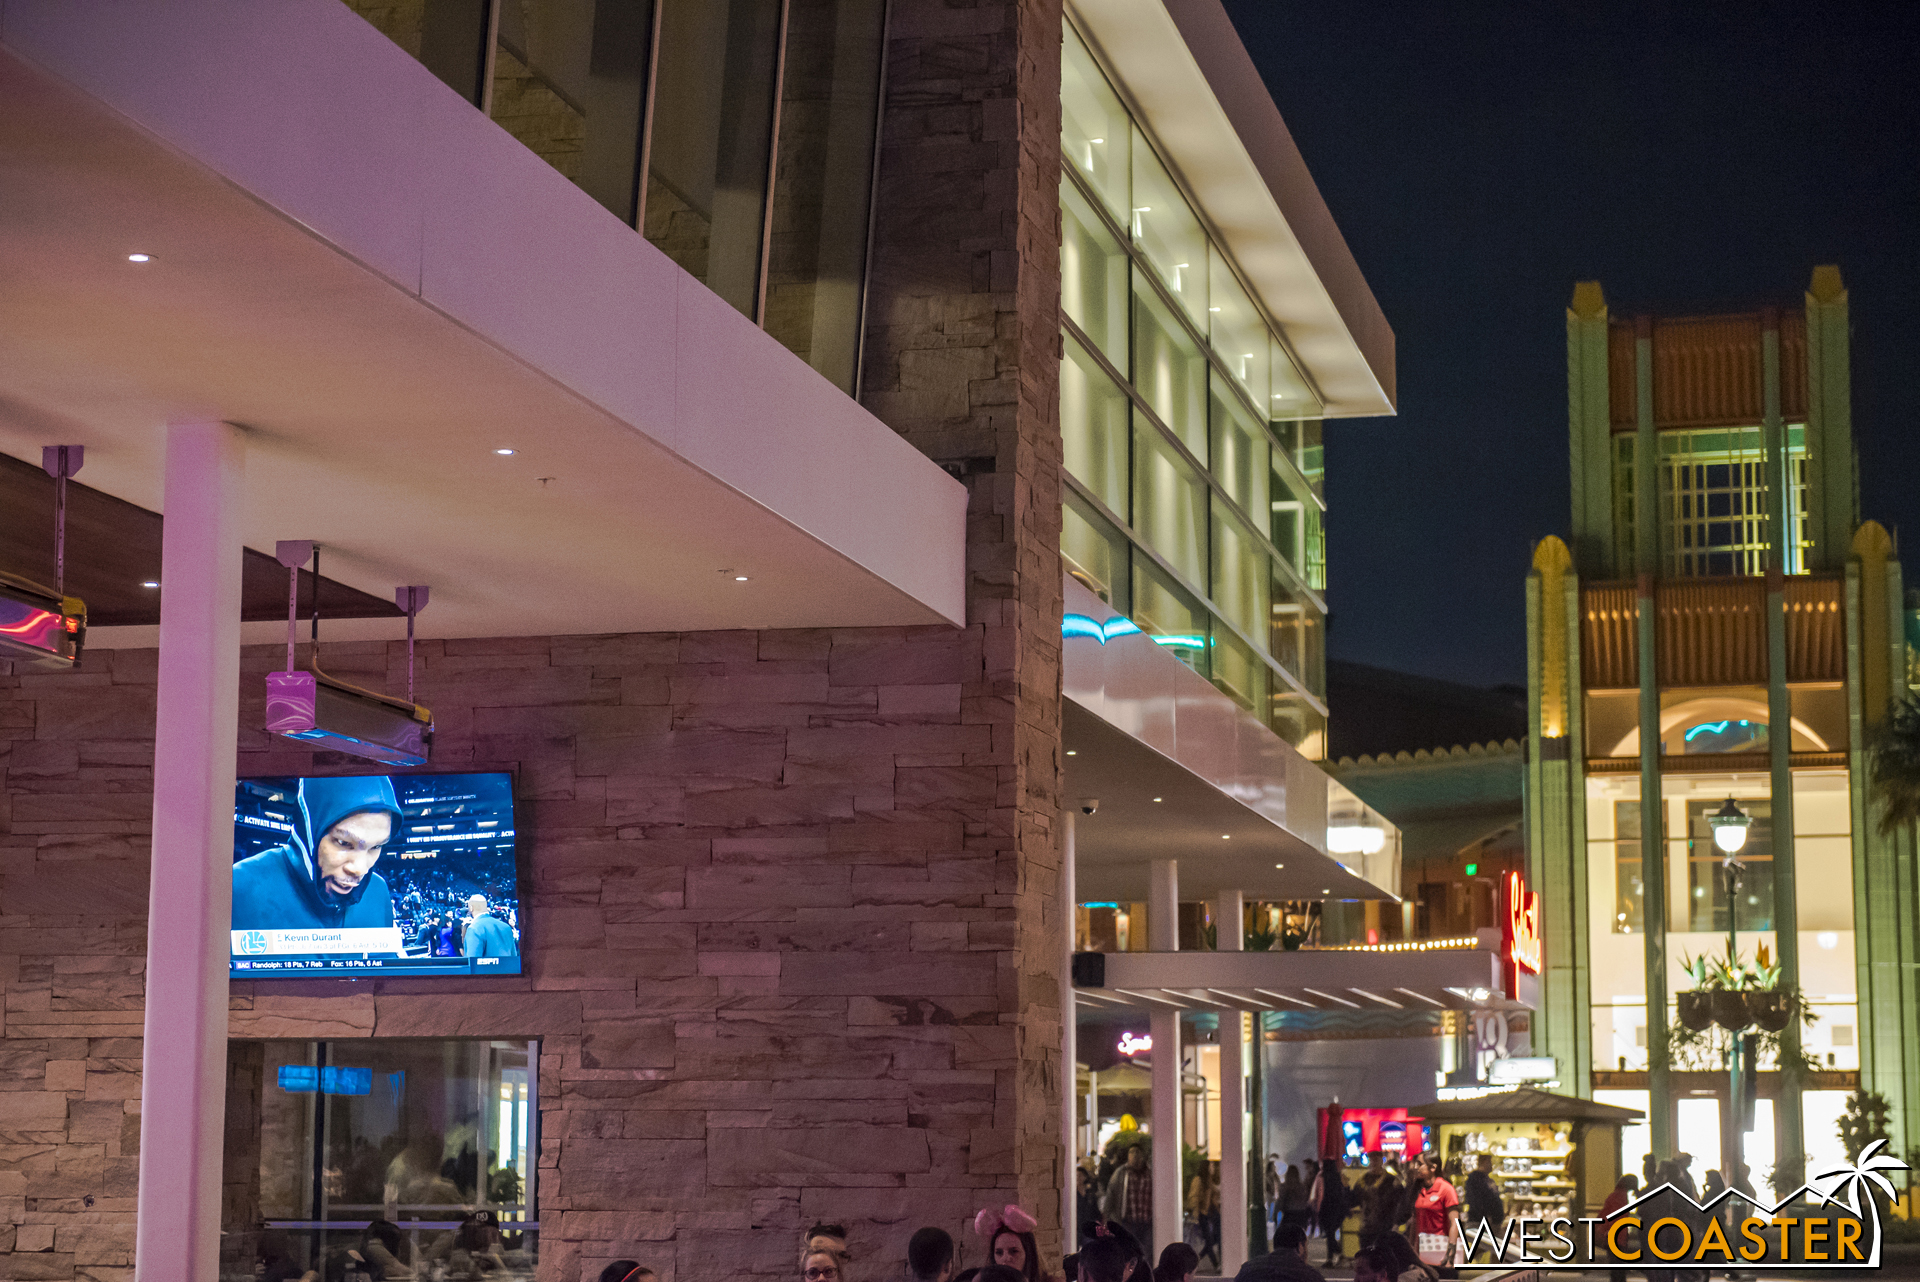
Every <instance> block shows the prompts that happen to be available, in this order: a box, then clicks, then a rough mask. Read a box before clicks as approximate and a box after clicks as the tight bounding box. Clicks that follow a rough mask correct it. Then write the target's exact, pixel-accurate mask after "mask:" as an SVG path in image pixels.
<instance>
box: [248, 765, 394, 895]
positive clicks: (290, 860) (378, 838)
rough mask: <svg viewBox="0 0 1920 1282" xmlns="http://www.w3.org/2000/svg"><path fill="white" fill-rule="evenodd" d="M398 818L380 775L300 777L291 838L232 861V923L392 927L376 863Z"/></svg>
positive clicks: (390, 792)
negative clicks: (297, 809)
mask: <svg viewBox="0 0 1920 1282" xmlns="http://www.w3.org/2000/svg"><path fill="white" fill-rule="evenodd" d="M400 817H401V816H400V805H399V803H398V801H396V800H395V798H394V795H393V784H392V783H391V782H390V781H388V780H387V778H386V777H385V776H383V775H359V776H347V777H340V778H331V779H302V780H301V781H300V822H299V824H297V825H296V828H295V832H294V834H293V838H292V840H290V841H288V842H287V844H286V845H284V846H275V847H274V848H273V849H271V850H263V851H261V852H260V853H259V854H257V855H255V856H253V857H252V858H251V859H243V860H241V861H240V862H239V863H237V864H235V865H234V866H233V929H235V930H338V929H341V928H343V927H366V926H391V925H393V897H392V896H391V895H390V894H389V893H388V891H387V883H386V881H385V879H383V878H382V877H381V876H380V874H379V873H377V872H375V871H373V866H374V864H375V863H377V862H378V861H379V859H380V855H381V852H382V851H383V850H384V849H385V848H386V845H387V843H388V842H389V841H390V840H392V839H393V838H394V837H395V836H396V835H397V834H398V833H399V831H400Z"/></svg>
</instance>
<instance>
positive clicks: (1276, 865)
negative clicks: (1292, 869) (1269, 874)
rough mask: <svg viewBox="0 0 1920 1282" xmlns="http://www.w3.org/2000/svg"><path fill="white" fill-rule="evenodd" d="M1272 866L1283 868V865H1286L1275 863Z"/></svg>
mask: <svg viewBox="0 0 1920 1282" xmlns="http://www.w3.org/2000/svg"><path fill="white" fill-rule="evenodd" d="M1274 867H1275V868H1285V867H1286V865H1285V864H1275V865H1274Z"/></svg>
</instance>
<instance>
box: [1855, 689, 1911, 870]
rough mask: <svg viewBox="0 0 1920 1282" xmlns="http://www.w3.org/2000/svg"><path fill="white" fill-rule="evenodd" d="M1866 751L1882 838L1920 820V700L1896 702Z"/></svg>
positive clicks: (1909, 697) (1869, 738)
mask: <svg viewBox="0 0 1920 1282" xmlns="http://www.w3.org/2000/svg"><path fill="white" fill-rule="evenodd" d="M1867 752H1868V756H1869V760H1870V762H1871V766H1870V777H1871V779H1872V781H1873V790H1874V794H1875V796H1876V797H1877V798H1878V800H1879V802H1880V832H1881V835H1883V836H1885V835H1887V834H1890V833H1894V832H1898V831H1899V830H1900V829H1901V828H1903V827H1905V826H1906V825H1908V824H1910V823H1913V822H1915V821H1916V820H1920V699H1917V698H1915V697H1914V696H1913V695H1907V696H1905V697H1903V698H1901V699H1898V700H1895V701H1894V703H1893V706H1892V707H1891V708H1889V709H1888V711H1887V719H1886V720H1885V721H1884V722H1882V723H1881V724H1880V725H1879V726H1878V727H1877V728H1876V729H1874V730H1873V731H1872V732H1871V733H1869V735H1868V736H1867Z"/></svg>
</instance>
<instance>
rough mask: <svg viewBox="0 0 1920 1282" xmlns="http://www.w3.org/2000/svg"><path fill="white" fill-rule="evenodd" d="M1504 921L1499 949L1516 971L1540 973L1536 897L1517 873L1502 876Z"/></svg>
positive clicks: (1538, 902) (1538, 914)
mask: <svg viewBox="0 0 1920 1282" xmlns="http://www.w3.org/2000/svg"><path fill="white" fill-rule="evenodd" d="M1506 883H1507V887H1506V888H1507V921H1506V928H1505V929H1504V930H1503V931H1502V932H1501V934H1502V935H1503V936H1504V938H1503V939H1502V940H1501V943H1502V944H1503V945H1505V946H1504V947H1503V948H1502V950H1501V951H1502V952H1504V953H1505V954H1506V959H1507V960H1508V961H1509V962H1511V963H1512V964H1513V965H1514V967H1515V968H1516V969H1517V970H1524V971H1527V972H1528V973H1530V974H1534V975H1538V974H1539V973H1540V896H1538V895H1536V894H1534V893H1533V892H1532V891H1530V890H1528V889H1527V883H1526V881H1525V880H1524V879H1523V878H1522V877H1521V876H1520V874H1519V873H1517V872H1510V873H1508V874H1507V876H1506Z"/></svg>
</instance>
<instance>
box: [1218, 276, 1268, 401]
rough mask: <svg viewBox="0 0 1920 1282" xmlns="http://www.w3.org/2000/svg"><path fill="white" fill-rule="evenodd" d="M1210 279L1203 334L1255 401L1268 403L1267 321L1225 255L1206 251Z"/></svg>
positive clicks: (1230, 372) (1222, 361)
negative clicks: (1208, 255)
mask: <svg viewBox="0 0 1920 1282" xmlns="http://www.w3.org/2000/svg"><path fill="white" fill-rule="evenodd" d="M1210 260H1211V263H1212V266H1211V268H1210V271H1211V273H1212V278H1211V283H1210V285H1209V287H1208V291H1207V299H1208V301H1207V334H1208V337H1209V339H1210V340H1211V342H1212V343H1213V350H1214V351H1215V352H1216V353H1217V354H1218V355H1219V357H1220V361H1221V363H1222V364H1223V365H1225V366H1226V367H1227V372H1228V373H1229V374H1231V375H1233V377H1234V378H1235V379H1236V380H1237V381H1238V382H1239V384H1240V386H1241V387H1242V388H1244V389H1246V393H1247V395H1248V396H1250V397H1252V398H1253V403H1254V404H1255V405H1258V406H1261V407H1262V408H1263V409H1264V408H1266V407H1267V405H1268V403H1269V393H1268V391H1267V389H1268V387H1269V386H1271V382H1272V380H1271V378H1270V375H1269V370H1270V368H1271V365H1272V360H1273V354H1272V347H1273V339H1272V336H1271V335H1270V334H1269V333H1268V332H1267V323H1266V321H1265V320H1264V319H1262V317H1261V315H1260V312H1259V311H1258V309H1256V308H1255V307H1254V305H1253V300H1252V299H1251V298H1249V297H1247V291H1246V290H1244V289H1242V288H1241V287H1240V282H1239V281H1238V280H1236V279H1234V275H1233V271H1232V269H1231V268H1229V267H1228V266H1227V260H1226V256H1225V255H1223V254H1219V253H1215V254H1212V255H1210Z"/></svg>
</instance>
